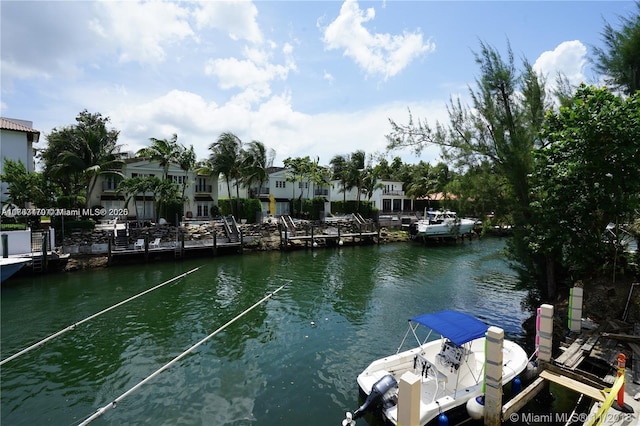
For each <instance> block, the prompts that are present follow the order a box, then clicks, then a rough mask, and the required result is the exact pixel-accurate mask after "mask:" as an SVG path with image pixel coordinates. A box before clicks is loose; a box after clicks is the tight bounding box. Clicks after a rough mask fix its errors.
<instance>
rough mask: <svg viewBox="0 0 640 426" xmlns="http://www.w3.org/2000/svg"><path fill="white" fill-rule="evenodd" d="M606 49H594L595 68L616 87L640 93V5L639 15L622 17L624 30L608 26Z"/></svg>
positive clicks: (621, 25) (637, 11) (621, 23)
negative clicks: (639, 91)
mask: <svg viewBox="0 0 640 426" xmlns="http://www.w3.org/2000/svg"><path fill="white" fill-rule="evenodd" d="M601 34H602V41H603V42H604V45H605V47H604V48H599V47H593V48H592V49H593V54H594V56H595V58H594V59H593V62H594V64H595V68H596V70H597V71H599V72H600V73H601V74H603V75H604V76H605V81H606V82H607V83H608V84H611V85H612V87H613V88H615V89H619V90H621V91H622V92H623V93H625V94H627V95H632V94H633V93H635V92H636V91H637V90H640V2H639V1H637V2H636V12H635V14H631V15H630V16H628V17H624V16H622V17H620V28H619V29H615V28H614V27H613V26H612V25H611V24H610V23H608V22H607V23H606V24H605V27H604V29H603V30H602V33H601Z"/></svg>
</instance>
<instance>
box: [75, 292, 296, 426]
mask: <svg viewBox="0 0 640 426" xmlns="http://www.w3.org/2000/svg"><path fill="white" fill-rule="evenodd" d="M285 286H286V284H283V285H281V286H280V287H278V288H277V289H276V290H274V291H273V292H272V293H269V294H267V295H266V296H265V297H263V298H262V299H260V300H259V301H258V302H256V303H254V304H253V305H252V306H251V307H249V308H247V309H245V310H244V311H243V312H241V313H240V314H238V315H237V316H236V317H235V318H233V319H232V320H231V321H229V322H227V323H226V324H225V325H223V326H222V327H220V328H218V329H217V330H216V331H214V332H213V333H211V334H209V335H208V336H207V337H205V338H204V339H202V340H200V341H199V342H198V343H196V344H195V345H193V346H191V347H190V348H189V349H187V350H186V351H184V352H182V353H181V354H180V355H178V356H177V357H175V358H174V359H172V360H171V361H169V362H168V363H166V364H165V365H163V366H162V367H160V368H159V369H157V370H156V371H154V372H153V373H151V374H150V375H149V376H147V377H146V378H144V379H143V380H142V381H140V382H139V383H138V384H137V385H135V386H134V387H132V388H131V389H129V390H128V391H126V392H125V393H123V394H122V395H120V396H119V397H117V398H116V399H114V400H113V401H112V402H110V403H108V404H107V405H105V406H104V407H102V408H99V409H98V411H96V412H95V413H94V414H92V415H91V416H90V417H88V418H87V419H86V420H84V421H83V422H82V423H80V424H79V426H85V425H88V424H89V423H91V422H92V421H94V420H95V419H97V418H98V417H100V416H102V415H103V414H104V413H106V412H107V411H109V410H110V409H112V408H115V407H116V405H117V404H118V402H120V401H122V400H123V399H124V398H126V397H127V396H129V395H130V394H132V393H133V392H135V391H136V390H138V389H139V388H140V387H142V385H144V384H145V383H147V382H148V381H150V380H151V379H153V378H154V377H156V376H157V375H158V374H160V373H162V372H163V371H164V370H166V369H167V368H169V367H171V366H172V365H173V364H175V363H176V362H178V361H180V360H181V359H182V358H184V357H185V356H187V355H188V354H189V353H190V352H192V351H193V350H194V349H196V348H198V346H200V345H202V344H203V343H205V342H206V341H207V340H209V339H211V338H212V337H213V336H215V335H216V334H218V333H220V332H221V331H222V330H224V329H225V328H227V327H228V326H230V325H231V324H233V323H234V322H236V321H237V320H239V319H240V318H242V317H243V316H244V315H246V314H247V313H248V312H249V311H251V310H253V309H254V308H256V307H258V306H259V305H261V304H262V303H264V302H265V301H266V300H268V299H270V298H271V297H273V296H274V295H275V294H276V293H277V292H279V291H280V290H282V289H283V288H284V287H285Z"/></svg>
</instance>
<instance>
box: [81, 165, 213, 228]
mask: <svg viewBox="0 0 640 426" xmlns="http://www.w3.org/2000/svg"><path fill="white" fill-rule="evenodd" d="M121 171H122V174H123V175H124V176H125V177H126V178H135V177H157V178H159V179H162V178H163V176H164V170H163V168H162V167H161V166H160V164H159V162H158V161H150V160H147V159H144V158H130V159H127V160H125V165H124V167H123V168H122V170H121ZM167 178H168V179H170V180H172V181H173V182H175V183H176V184H177V185H178V187H179V188H180V191H182V187H183V184H184V188H185V192H184V195H185V201H184V206H183V207H184V215H185V217H186V218H187V219H210V218H211V217H212V209H213V206H214V205H216V204H217V201H218V195H217V188H218V185H217V180H218V179H217V178H216V177H213V176H205V175H199V174H198V173H197V172H196V171H193V170H191V171H188V172H185V171H184V170H182V169H181V168H180V167H178V166H177V165H176V164H173V163H172V164H170V165H169V169H168V173H167ZM121 180H122V177H119V176H114V175H111V176H101V177H100V178H99V184H98V187H99V188H101V190H100V191H95V193H94V194H93V195H92V199H91V206H100V207H103V208H104V209H105V210H106V212H107V216H106V217H105V219H115V218H119V219H137V220H153V219H154V218H155V210H156V207H157V205H156V200H155V198H154V194H153V193H152V192H150V191H147V192H144V193H143V192H140V193H137V194H136V195H135V197H127V195H126V194H124V193H122V192H120V191H118V184H119V183H120V181H121ZM127 198H130V199H129V200H128V202H127V203H126V204H125V202H126V201H127ZM125 209H126V210H125ZM121 212H126V215H124V214H122V215H118V214H117V213H121ZM166 219H167V220H169V221H173V219H174V218H166ZM180 219H182V218H180Z"/></svg>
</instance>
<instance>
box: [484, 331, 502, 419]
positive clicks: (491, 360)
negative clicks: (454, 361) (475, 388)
mask: <svg viewBox="0 0 640 426" xmlns="http://www.w3.org/2000/svg"><path fill="white" fill-rule="evenodd" d="M503 344H504V330H503V329H501V328H499V327H494V326H491V327H489V329H488V330H487V334H486V349H485V353H486V355H485V356H486V359H485V366H484V388H485V389H484V424H485V425H487V426H499V425H500V424H501V423H502V360H503V356H502V347H503Z"/></svg>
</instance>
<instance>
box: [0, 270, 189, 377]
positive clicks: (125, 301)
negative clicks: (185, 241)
mask: <svg viewBox="0 0 640 426" xmlns="http://www.w3.org/2000/svg"><path fill="white" fill-rule="evenodd" d="M200 268H201V267H200V266H198V267H197V268H194V269H192V270H190V271H187V272H185V273H183V274H180V275H178V276H176V277H173V278H171V279H170V280H168V281H165V282H163V283H162V284H158V285H157V286H155V287H152V288H150V289H148V290H145V291H143V292H142V293H138V294H136V295H135V296H131V297H130V298H128V299H126V300H123V301H122V302H119V303H116V304H115V305H113V306H110V307H108V308H106V309H103V310H102V311H100V312H98V313H96V314H93V315H91V316H89V317H87V318H85V319H83V320H81V321H78V322H76V323H74V324H72V325H70V326H68V327H66V328H63V329H62V330H60V331H58V332H56V333H54V334H52V335H51V336H49V337H46V338H44V339H42V340H40V341H39V342H36V343H34V344H33V345H31V346H29V347H28V348H25V349H23V350H21V351H20V352H17V353H15V354H13V355H11V356H10V357H8V358H5V359H3V360H2V361H0V366H2V365H4V364H5V363H7V362H9V361H12V360H14V359H16V358H18V357H19V356H21V355H24V354H26V353H27V352H29V351H31V350H33V349H35V348H37V347H38V346H42V345H44V344H45V343H47V342H48V341H49V340H52V339H55V338H56V337H58V336H60V335H61V334H64V333H66V332H67V331H71V330H73V329H74V328H76V327H77V326H79V325H80V324H83V323H85V322H87V321H90V320H92V319H94V318H95V317H97V316H100V315H102V314H104V313H106V312H109V311H110V310H112V309H115V308H117V307H118V306H122V305H124V304H125V303H127V302H130V301H132V300H133V299H136V298H138V297H140V296H143V295H145V294H147V293H149V292H151V291H153V290H156V289H158V288H160V287H162V286H164V285H167V284H169V283H172V282H174V281H176V280H179V279H180V278H183V277H185V276H187V275H189V274H191V273H193V272H195V271H197V270H198V269H200Z"/></svg>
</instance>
